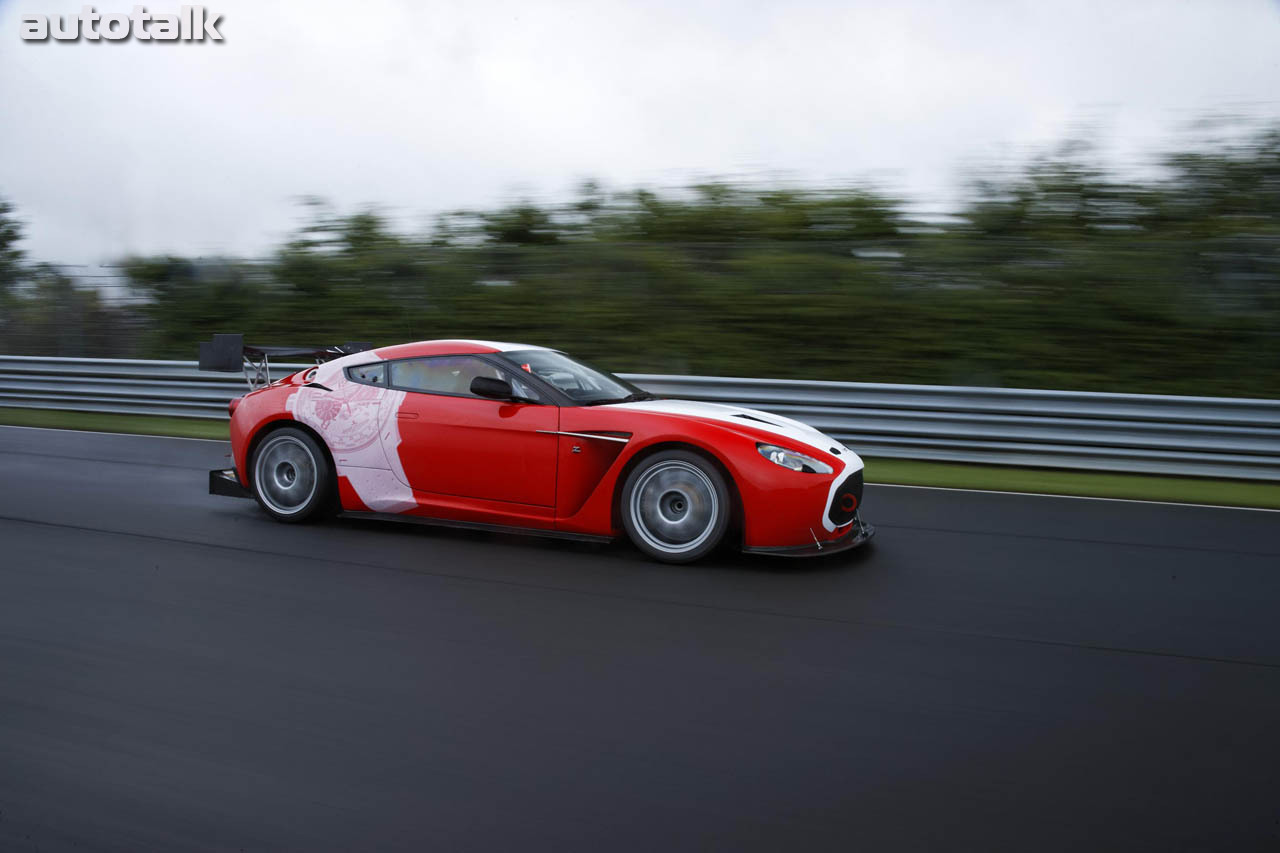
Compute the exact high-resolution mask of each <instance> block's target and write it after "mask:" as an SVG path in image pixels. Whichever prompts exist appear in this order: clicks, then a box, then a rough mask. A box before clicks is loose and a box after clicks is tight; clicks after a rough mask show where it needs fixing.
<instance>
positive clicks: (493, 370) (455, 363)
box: [390, 355, 540, 400]
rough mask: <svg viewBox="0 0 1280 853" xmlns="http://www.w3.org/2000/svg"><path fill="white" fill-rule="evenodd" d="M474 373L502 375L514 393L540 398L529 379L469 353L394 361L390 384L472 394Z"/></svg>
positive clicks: (464, 395) (434, 392)
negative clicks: (521, 377)
mask: <svg viewBox="0 0 1280 853" xmlns="http://www.w3.org/2000/svg"><path fill="white" fill-rule="evenodd" d="M477 376H485V377H488V378H490V379H505V380H507V381H508V382H510V383H511V389H512V390H513V391H514V392H515V393H516V394H517V395H519V396H521V397H524V398H525V399H526V400H539V399H540V395H539V394H538V392H537V391H536V390H535V389H534V388H533V385H532V383H530V382H527V381H525V380H522V379H520V378H518V377H516V376H513V375H511V374H510V373H508V372H507V371H505V370H503V369H501V368H499V367H496V366H494V365H492V364H490V363H489V362H487V361H485V360H484V359H481V358H476V357H475V356H470V355H444V356H432V357H430V358H411V359H405V360H404V361H393V362H391V375H390V380H391V381H390V384H391V385H392V386H393V387H395V388H403V389H405V390H406V391H422V392H425V393H427V394H451V395H454V396H458V397H473V396H475V395H474V394H472V393H471V380H473V379H475V378H476V377H477Z"/></svg>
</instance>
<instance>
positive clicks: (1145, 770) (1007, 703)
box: [0, 427, 1280, 851]
mask: <svg viewBox="0 0 1280 853" xmlns="http://www.w3.org/2000/svg"><path fill="white" fill-rule="evenodd" d="M226 452H227V447H226V445H224V444H222V443H217V442H204V441H189V440H179V439H163V438H144V437H137V436H107V435H98V434H87V433H73V432H58V431H46V430H31V429H21V428H9V427H0V482H2V483H3V489H0V566H2V567H0V850H3V851H25V850H62V849H112V850H122V851H142V850H182V849H193V848H210V849H220V850H228V849H229V850H240V849H243V850H281V849H287V850H329V849H351V850H373V849H378V850H388V849H409V850H503V851H518V850H532V849H551V850H592V851H597V850H598V851H611V850H646V851H659V850H663V851H665V850H710V849H720V850H734V851H736V850H750V849H760V850H778V851H783V850H828V849H829V850H848V851H876V850H926V849H932V850H948V851H952V850H969V849H973V850H1072V851H1079V850H1124V851H1134V850H1159V851H1173V850H1205V849H1214V850H1232V851H1239V850H1280V514H1278V513H1273V512H1256V511H1246V510H1227V509H1211V508H1197V507H1179V506H1168V505H1157V504H1141V503H1127V502H1116V501H1095V500H1074V499H1065V498H1048V497H1038V496H1015V495H1001V494H983V493H973V492H957V491H941V490H927V489H908V488H891V487H876V486H871V487H868V489H867V495H866V501H865V503H866V508H867V516H868V519H869V520H871V521H873V522H874V523H875V524H876V525H877V527H878V529H879V533H878V536H877V540H876V543H875V545H874V546H873V547H872V548H871V549H868V550H865V551H862V552H853V553H849V554H843V555H837V556H834V557H830V558H826V559H818V560H810V561H786V560H779V559H776V558H773V559H770V558H764V557H743V556H737V555H732V554H727V553H726V554H724V555H721V556H719V557H717V558H716V559H714V560H712V561H711V562H709V563H707V564H705V565H699V566H696V567H686V568H676V567H667V566H662V565H658V564H654V563H650V562H647V561H645V560H644V559H643V558H641V557H640V555H639V554H638V553H636V552H635V551H634V550H632V549H631V548H630V547H629V546H627V545H625V544H617V545H608V546H604V545H584V544H578V543H566V542H559V541H554V540H540V539H532V538H524V537H515V536H510V537H508V536H495V535H491V534H480V533H471V532H464V531H455V530H440V529H431V528H424V527H418V526H412V525H400V524H387V523H380V522H369V521H351V520H338V521H334V522H331V523H327V524H324V525H321V526H300V527H291V526H284V525H279V524H275V523H273V522H271V521H269V520H268V519H267V518H266V517H265V516H263V515H262V514H261V513H259V511H258V510H257V508H256V506H255V505H254V504H253V503H252V502H249V501H240V500H234V499H230V498H219V497H213V496H210V495H208V494H206V487H207V484H206V471H207V470H208V469H209V468H213V467H220V466H222V465H223V464H225V462H224V454H225V453H226Z"/></svg>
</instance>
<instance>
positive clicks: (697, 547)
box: [622, 450, 730, 563]
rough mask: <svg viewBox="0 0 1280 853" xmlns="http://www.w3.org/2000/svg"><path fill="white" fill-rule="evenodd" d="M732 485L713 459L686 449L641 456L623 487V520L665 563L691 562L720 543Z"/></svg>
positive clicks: (633, 536)
mask: <svg viewBox="0 0 1280 853" xmlns="http://www.w3.org/2000/svg"><path fill="white" fill-rule="evenodd" d="M729 513H730V503H729V488H728V486H727V485H726V484H725V480H724V476H723V475H722V474H721V473H720V472H719V471H718V470H717V469H716V467H715V466H714V465H712V464H711V463H710V462H708V461H707V460H706V459H704V458H703V457H701V456H699V455H698V454H696V453H691V452H689V451H687V450H667V451H663V452H661V453H655V454H654V455H653V456H651V457H649V458H648V459H645V460H644V461H642V462H641V463H640V464H639V465H637V466H636V467H635V469H634V470H633V471H632V472H631V474H630V475H629V476H628V477H627V481H626V484H625V485H624V486H623V489H622V525H623V527H624V528H626V531H627V535H628V536H629V537H631V541H632V542H634V543H635V546H636V547H637V548H639V549H640V550H641V551H643V552H644V553H646V554H648V555H649V556H650V557H653V558H654V559H657V560H662V561H663V562H666V563H688V562H692V561H694V560H697V559H698V558H700V557H703V556H705V555H706V554H707V553H708V552H710V551H711V550H712V549H714V548H715V547H716V546H717V545H719V544H720V540H721V539H723V538H724V533H725V530H726V529H727V528H728V526H729Z"/></svg>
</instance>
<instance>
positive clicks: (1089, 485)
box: [0, 408, 1280, 509]
mask: <svg viewBox="0 0 1280 853" xmlns="http://www.w3.org/2000/svg"><path fill="white" fill-rule="evenodd" d="M0 424H10V425H14V426H32V427H48V428H53V429H83V430H95V431H98V432H123V433H135V434H139V435H176V436H183V437H186V438H216V439H222V440H226V438H227V422H226V421H224V420H212V419H204V418H166V417H160V416H156V415H111V414H98V413H95V412H63V411H55V410H50V409H6V408H0ZM867 482H868V483H894V484H900V485H907V486H943V487H947V488H954V489H990V490H992V491H998V492H1040V493H1044V494H1051V495H1080V496H1084V497H1097V498H1130V499H1133V500H1147V501H1172V502H1175V503H1199V504H1221V505H1223V506H1247V507H1264V508H1267V509H1280V483H1275V482H1258V481H1252V480H1209V479H1202V478H1198V477H1162V476H1155V475H1149V474H1116V473H1109V472H1104V471H1065V470H1058V469H1049V468H1012V467H1004V466H1002V465H968V464H963V463H958V462H921V461H917V460H914V459H884V458H874V457H873V458H868V459H867Z"/></svg>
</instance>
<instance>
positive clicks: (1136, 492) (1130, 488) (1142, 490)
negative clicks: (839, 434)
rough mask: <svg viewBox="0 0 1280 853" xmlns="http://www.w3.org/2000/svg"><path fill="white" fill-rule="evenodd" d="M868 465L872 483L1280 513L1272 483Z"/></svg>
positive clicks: (883, 462) (1279, 491)
mask: <svg viewBox="0 0 1280 853" xmlns="http://www.w3.org/2000/svg"><path fill="white" fill-rule="evenodd" d="M866 462H867V482H868V483H896V484H899V485H906V486H943V487H947V488H953V489H990V490H992V491H997V492H1039V493H1043V494H1050V495H1080V496H1083V497H1092V498H1128V499H1131V500H1141V501H1171V502H1173V503H1196V504H1219V505H1222V506H1248V507H1263V508H1266V509H1280V483H1276V482H1268V481H1257V480H1211V479H1207V478H1201V477H1167V476H1160V475H1154V474H1121V473H1113V472H1109V471H1066V470H1060V469H1056V468H1012V467H1009V468H1006V467H1004V466H1003V465H968V464H964V463H959V462H920V461H917V460H914V459H877V458H869V459H867V460H866Z"/></svg>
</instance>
